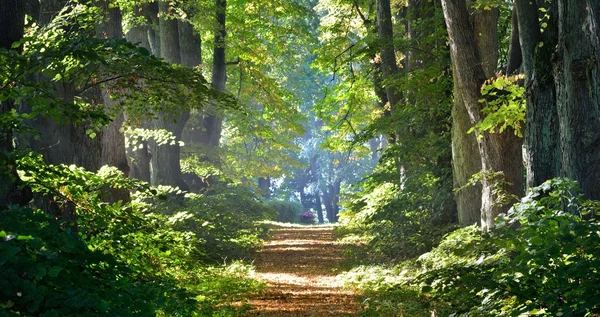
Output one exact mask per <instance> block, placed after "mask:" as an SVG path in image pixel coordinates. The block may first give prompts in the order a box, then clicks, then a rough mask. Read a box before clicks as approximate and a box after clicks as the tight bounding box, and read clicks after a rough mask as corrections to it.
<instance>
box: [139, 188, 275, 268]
mask: <svg viewBox="0 0 600 317" xmlns="http://www.w3.org/2000/svg"><path fill="white" fill-rule="evenodd" d="M158 191H159V193H158V195H152V194H151V195H147V194H145V193H140V195H138V196H137V199H138V200H139V201H144V202H145V205H144V210H145V211H146V212H154V213H161V214H163V215H167V216H170V217H171V218H173V219H179V220H180V221H178V222H177V223H176V224H175V225H174V227H175V228H176V229H177V230H180V231H188V232H191V233H193V234H194V235H195V237H196V240H195V241H196V242H195V243H196V252H197V253H196V254H195V257H196V258H197V259H198V260H202V261H205V262H211V263H222V261H223V260H224V259H229V260H233V259H242V258H245V257H248V256H250V254H251V252H252V251H253V250H254V249H256V248H257V247H259V246H260V243H261V241H262V240H261V239H260V236H261V235H262V234H263V233H264V231H265V230H266V229H265V228H264V227H262V226H259V225H257V222H259V221H261V220H266V219H271V218H273V217H275V212H274V211H273V210H272V209H271V208H268V207H267V206H265V205H264V204H263V203H262V202H260V201H259V200H258V199H257V198H256V197H255V196H254V194H253V193H252V192H250V191H249V190H248V189H246V188H244V187H242V186H238V185H233V184H228V183H219V184H213V185H212V186H211V191H209V192H205V193H203V194H190V193H183V192H181V191H179V190H178V189H175V188H172V187H168V186H160V187H159V188H158Z"/></svg>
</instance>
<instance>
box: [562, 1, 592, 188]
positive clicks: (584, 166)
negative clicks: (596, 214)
mask: <svg viewBox="0 0 600 317" xmlns="http://www.w3.org/2000/svg"><path fill="white" fill-rule="evenodd" d="M556 9H557V11H556V13H557V14H558V17H559V19H558V45H557V51H556V54H555V55H554V56H553V61H554V63H553V64H554V82H555V86H556V104H557V111H558V118H559V120H558V123H559V127H560V142H561V146H560V148H561V151H562V153H561V154H562V155H561V162H562V172H561V174H562V176H566V177H569V178H572V179H575V180H576V181H578V182H579V185H580V186H581V188H582V189H583V193H584V195H585V196H586V197H587V198H590V199H600V169H599V168H598V167H600V38H599V35H600V33H599V32H600V18H599V17H600V5H599V4H598V3H597V1H595V0H594V1H592V0H587V1H582V0H559V1H557V2H556Z"/></svg>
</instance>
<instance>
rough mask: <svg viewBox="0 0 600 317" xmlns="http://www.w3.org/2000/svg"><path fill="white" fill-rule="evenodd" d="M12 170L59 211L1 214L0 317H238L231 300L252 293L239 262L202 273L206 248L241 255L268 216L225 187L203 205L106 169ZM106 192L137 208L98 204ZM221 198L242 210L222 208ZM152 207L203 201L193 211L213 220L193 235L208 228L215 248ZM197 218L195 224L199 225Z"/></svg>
mask: <svg viewBox="0 0 600 317" xmlns="http://www.w3.org/2000/svg"><path fill="white" fill-rule="evenodd" d="M18 163H19V166H18V168H19V171H21V177H22V179H23V180H24V182H25V184H26V185H28V186H29V187H31V188H32V190H33V191H34V193H36V195H40V198H39V199H38V200H41V199H48V200H51V201H54V202H56V204H57V205H58V207H57V210H56V213H54V214H52V215H50V214H48V213H45V212H43V211H42V210H41V209H34V208H19V207H12V208H9V209H5V210H0V219H1V221H0V315H2V316H5V315H8V316H133V315H135V316H214V315H215V314H218V315H219V316H237V315H239V310H240V307H237V306H235V305H230V303H231V302H232V301H237V300H240V299H241V298H244V297H246V296H248V293H251V292H255V291H258V290H259V288H260V284H259V283H258V282H256V281H253V280H249V279H247V278H242V276H245V274H244V273H242V272H244V270H247V269H245V268H243V267H241V266H240V264H234V265H233V266H230V267H229V268H228V269H220V268H210V267H209V266H207V265H205V264H202V262H201V261H199V257H198V255H203V256H204V257H205V258H212V257H216V255H215V253H213V251H211V250H210V249H207V246H208V247H210V246H218V247H219V248H221V249H224V248H226V247H228V246H231V245H235V246H237V247H238V248H239V249H244V248H247V244H244V243H245V241H244V242H243V241H242V240H244V239H245V238H246V237H249V238H247V239H248V240H252V239H253V238H254V237H256V232H257V231H258V230H259V229H254V220H255V219H262V217H263V216H264V215H265V214H264V212H267V213H268V210H267V209H265V208H264V207H262V204H260V203H259V202H258V201H256V200H253V199H252V198H250V196H244V195H243V193H240V192H236V190H235V189H233V190H231V191H230V192H229V193H227V194H225V193H224V194H222V195H216V194H215V195H214V196H213V197H210V198H206V197H204V200H201V199H202V198H197V197H196V198H197V199H200V200H192V199H188V198H187V197H184V196H182V197H179V198H178V199H168V196H169V195H167V194H165V192H166V191H167V190H165V189H154V188H151V187H149V186H148V185H147V184H145V183H141V182H138V181H135V180H131V179H127V178H124V177H123V175H122V174H121V173H120V172H118V171H117V170H116V169H114V168H109V169H106V168H103V170H102V171H101V172H99V173H97V174H95V173H91V172H88V171H85V170H83V169H81V168H77V167H75V166H63V165H59V166H51V165H46V164H44V163H43V161H42V160H41V157H40V156H27V157H24V158H21V159H20V160H19V161H18ZM107 187H109V188H126V189H131V190H138V191H139V192H140V193H141V194H139V196H144V197H145V200H146V201H145V202H141V201H133V202H131V203H123V202H121V201H119V202H116V203H107V202H105V201H104V198H103V197H102V196H103V195H105V192H106V191H105V190H104V189H105V188H107ZM41 194H43V195H41ZM41 197H43V198H41ZM159 197H160V198H159ZM230 198H231V201H236V199H237V201H238V203H239V204H240V206H243V208H245V209H242V207H238V209H232V210H227V208H228V207H230V206H231V205H228V204H227V203H228V201H229V199H230ZM242 198H243V199H242ZM154 200H156V201H161V202H162V203H163V204H160V203H159V204H158V205H160V206H163V207H167V206H168V205H169V204H171V206H170V207H171V208H173V209H175V210H176V209H177V208H183V207H186V206H187V207H186V208H190V207H189V206H190V205H194V204H202V205H201V206H198V207H197V209H198V210H202V212H200V211H198V212H197V213H198V214H201V215H203V216H206V215H210V216H211V217H214V218H215V219H216V220H214V222H215V223H214V224H213V223H212V222H210V223H208V224H206V225H205V226H204V227H202V226H200V227H199V228H206V227H209V226H210V225H213V226H214V227H215V228H214V229H211V230H206V231H207V236H210V237H212V239H213V240H214V242H213V243H214V244H209V243H208V242H206V241H208V240H209V239H208V238H205V239H204V240H201V239H198V232H193V231H192V230H190V229H192V228H191V227H188V226H186V221H189V220H190V219H191V218H193V216H194V215H193V214H192V215H191V216H190V215H188V214H186V213H184V212H175V213H172V214H169V215H167V213H166V212H165V213H161V212H158V210H156V211H157V212H153V210H152V209H153V208H152V207H149V206H151V205H149V201H154ZM252 201H253V202H254V203H251V202H252ZM67 208H73V209H74V213H75V214H76V215H77V218H76V222H75V223H73V222H69V221H67V219H66V218H65V217H63V213H64V212H65V211H66V210H67ZM161 211H162V210H161ZM212 211H214V212H212ZM237 213H239V214H242V215H243V216H239V215H238V214H237ZM219 217H222V218H223V220H224V222H223V224H222V226H223V227H221V225H220V222H219V219H220V218H219ZM201 219H203V220H202V221H204V222H200V225H202V224H204V223H205V222H207V221H208V220H206V219H208V218H201ZM196 223H197V222H196ZM199 241H204V242H203V243H201V242H199ZM256 241H258V238H256ZM256 241H254V240H253V241H252V243H255V242H256ZM216 252H217V254H218V256H222V254H224V253H222V252H221V251H219V250H217V251H216Z"/></svg>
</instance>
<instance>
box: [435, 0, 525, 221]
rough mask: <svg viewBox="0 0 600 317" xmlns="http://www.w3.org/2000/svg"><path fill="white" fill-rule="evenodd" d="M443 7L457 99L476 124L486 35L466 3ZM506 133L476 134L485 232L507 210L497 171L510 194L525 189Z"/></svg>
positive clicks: (450, 0)
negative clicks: (499, 194)
mask: <svg viewBox="0 0 600 317" xmlns="http://www.w3.org/2000/svg"><path fill="white" fill-rule="evenodd" d="M442 7H443V10H444V17H445V21H446V25H447V29H448V35H449V38H450V54H451V57H452V70H453V77H454V85H455V97H456V99H457V100H460V101H461V102H462V103H464V106H465V108H466V111H467V113H468V115H469V119H470V122H471V124H473V125H474V124H476V123H478V122H481V120H482V119H483V114H482V112H481V110H482V104H481V103H480V102H479V99H480V97H481V92H480V90H481V85H482V84H483V83H484V82H485V80H486V79H487V76H486V73H485V70H486V69H485V68H484V64H483V62H482V59H481V58H480V56H481V54H483V53H485V52H486V51H487V49H486V48H487V47H488V45H482V44H479V45H478V43H477V42H479V43H481V41H484V39H478V37H479V36H480V34H485V33H477V36H476V33H475V31H474V28H473V25H472V24H471V20H470V18H469V12H468V10H467V5H466V3H465V1H462V0H442ZM491 21H493V20H491ZM492 23H493V22H492ZM486 24H487V28H494V27H495V26H493V25H491V23H489V22H488V23H486ZM480 30H481V29H480ZM488 40H491V41H493V39H488ZM492 45H493V44H492ZM488 71H489V69H488ZM507 134H508V133H484V132H480V131H476V135H477V145H478V150H479V158H480V160H481V167H482V169H481V173H482V194H481V226H482V227H483V228H484V229H489V228H491V227H493V226H494V217H495V216H497V215H498V214H499V213H500V212H502V211H504V210H506V207H502V206H498V205H496V204H495V203H494V202H495V200H496V198H497V196H496V195H497V193H496V192H495V189H494V186H495V185H496V184H495V180H494V178H493V177H492V175H493V174H494V173H497V172H503V173H504V177H505V179H506V181H508V182H510V183H511V184H512V185H510V186H508V187H507V188H505V190H507V191H508V192H509V193H513V194H516V195H520V192H521V190H522V189H521V177H514V175H519V172H520V170H522V168H521V165H520V162H521V161H522V159H521V157H520V156H518V155H517V154H518V153H519V150H518V149H517V147H519V144H518V143H517V144H515V143H514V142H511V138H507V137H506V136H505V135H507ZM473 159H475V158H473ZM455 164H456V163H455Z"/></svg>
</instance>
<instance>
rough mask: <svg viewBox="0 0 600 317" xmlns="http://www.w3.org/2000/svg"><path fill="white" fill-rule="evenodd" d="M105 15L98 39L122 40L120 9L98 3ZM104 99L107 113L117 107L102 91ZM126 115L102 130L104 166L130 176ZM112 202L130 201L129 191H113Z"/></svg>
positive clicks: (112, 121)
mask: <svg viewBox="0 0 600 317" xmlns="http://www.w3.org/2000/svg"><path fill="white" fill-rule="evenodd" d="M96 5H97V6H98V7H99V8H101V9H102V10H103V12H104V13H105V21H104V23H103V24H102V26H101V27H100V28H99V30H98V37H100V38H106V39H122V38H123V29H122V27H121V22H122V17H121V11H120V10H119V9H118V8H109V6H108V2H106V1H98V2H97V4H96ZM102 99H103V100H104V106H105V107H106V109H107V111H109V112H110V110H111V109H112V108H113V107H114V106H115V104H116V103H117V102H118V101H115V100H112V99H111V98H110V96H109V94H108V92H107V91H106V90H103V91H102ZM124 121H125V115H124V114H123V113H122V112H121V113H119V114H117V115H116V116H115V117H114V118H112V120H111V121H110V123H109V124H108V125H107V126H106V127H105V128H104V129H103V130H102V161H101V164H102V165H109V166H114V167H116V168H118V169H119V170H120V171H121V172H123V174H125V175H129V164H128V162H127V155H126V153H125V135H124V133H123V122H124ZM111 192H112V194H111V196H112V197H111V200H113V201H118V200H122V201H127V200H129V191H127V190H120V191H118V190H111Z"/></svg>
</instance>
